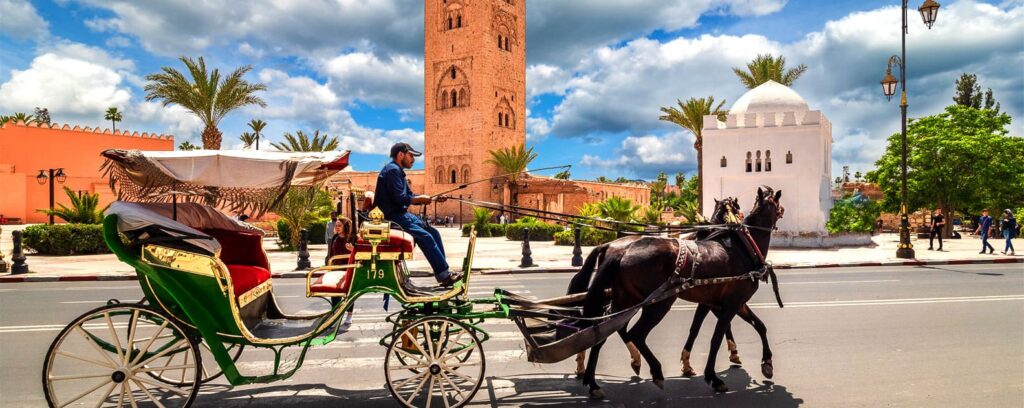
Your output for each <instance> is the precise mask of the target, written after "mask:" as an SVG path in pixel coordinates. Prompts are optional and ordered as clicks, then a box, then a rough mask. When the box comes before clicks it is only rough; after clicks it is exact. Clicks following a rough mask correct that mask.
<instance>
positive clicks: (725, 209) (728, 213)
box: [710, 197, 740, 224]
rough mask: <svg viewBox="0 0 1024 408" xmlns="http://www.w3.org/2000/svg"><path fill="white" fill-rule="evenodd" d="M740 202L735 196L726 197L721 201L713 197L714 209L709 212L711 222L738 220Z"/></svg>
mask: <svg viewBox="0 0 1024 408" xmlns="http://www.w3.org/2000/svg"><path fill="white" fill-rule="evenodd" d="M739 213H740V203H739V200H737V199H736V197H726V198H723V199H722V200H721V201H719V200H718V199H715V211H714V213H712V214H711V220H710V221H711V223H712V224H725V223H730V224H735V223H739V222H740V218H739Z"/></svg>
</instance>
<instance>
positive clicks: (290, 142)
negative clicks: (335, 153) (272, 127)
mask: <svg viewBox="0 0 1024 408" xmlns="http://www.w3.org/2000/svg"><path fill="white" fill-rule="evenodd" d="M270 145H271V146H273V147H274V148H275V149H277V150H280V151H282V152H326V151H331V150H335V149H337V148H338V137H337V136H334V137H331V136H327V134H326V133H324V134H322V135H321V134H320V129H317V130H314V131H313V138H312V139H310V137H309V136H308V135H306V133H305V132H303V131H301V130H299V131H296V132H295V135H292V134H291V133H287V132H285V134H284V142H281V143H271V144H270Z"/></svg>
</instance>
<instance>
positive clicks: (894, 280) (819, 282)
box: [785, 279, 900, 285]
mask: <svg viewBox="0 0 1024 408" xmlns="http://www.w3.org/2000/svg"><path fill="white" fill-rule="evenodd" d="M899 281H900V280H899V279H879V280H857V281H815V282H786V283H785V284H786V285H831V284H839V283H884V282H899Z"/></svg>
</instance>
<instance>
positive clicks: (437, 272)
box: [374, 142, 462, 286]
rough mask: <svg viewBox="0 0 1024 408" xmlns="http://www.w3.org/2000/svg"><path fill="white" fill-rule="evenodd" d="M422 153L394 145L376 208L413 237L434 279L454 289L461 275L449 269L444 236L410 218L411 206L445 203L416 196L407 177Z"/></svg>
mask: <svg viewBox="0 0 1024 408" xmlns="http://www.w3.org/2000/svg"><path fill="white" fill-rule="evenodd" d="M421 154H422V153H420V152H418V151H416V150H414V149H413V148H412V146H409V144H408V143H402V142H399V143H395V145H394V146H391V162H389V163H388V164H386V165H384V168H383V169H381V171H380V174H379V175H378V176H377V188H376V190H375V192H374V200H375V201H376V202H375V203H374V204H375V205H376V206H377V208H380V210H381V212H383V213H384V218H385V219H387V220H388V221H391V222H394V223H396V224H398V225H399V226H400V227H402V229H403V230H405V232H408V233H409V234H412V236H413V239H414V240H415V241H416V245H418V246H419V247H420V251H423V255H424V256H426V258H427V261H428V262H430V267H431V268H432V269H433V270H434V278H436V279H437V281H438V282H439V283H440V284H441V285H442V286H451V285H453V284H454V283H455V282H456V281H458V280H459V279H462V272H460V271H454V272H453V271H452V270H451V269H449V268H448V261H447V260H446V259H445V254H444V245H443V244H442V243H441V234H440V233H439V232H437V230H436V229H434V227H431V226H429V225H426V224H425V223H424V222H423V221H422V220H420V219H419V217H417V216H415V215H412V214H409V206H410V205H413V204H430V203H431V202H434V201H437V202H443V201H445V200H446V199H447V198H446V197H444V196H441V197H437V198H432V197H430V196H426V195H414V194H413V193H412V189H410V188H409V182H408V181H407V180H406V177H405V169H409V168H412V164H413V162H414V161H416V157H417V156H419V155H421Z"/></svg>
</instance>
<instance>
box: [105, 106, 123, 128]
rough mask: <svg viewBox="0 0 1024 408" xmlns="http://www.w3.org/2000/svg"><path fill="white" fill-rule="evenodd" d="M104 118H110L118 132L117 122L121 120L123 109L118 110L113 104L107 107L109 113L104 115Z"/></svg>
mask: <svg viewBox="0 0 1024 408" xmlns="http://www.w3.org/2000/svg"><path fill="white" fill-rule="evenodd" d="M103 119H106V120H109V121H110V124H111V125H112V127H113V128H114V132H117V122H120V121H121V111H119V110H117V107H115V106H111V107H110V108H107V113H106V114H104V115H103Z"/></svg>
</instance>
